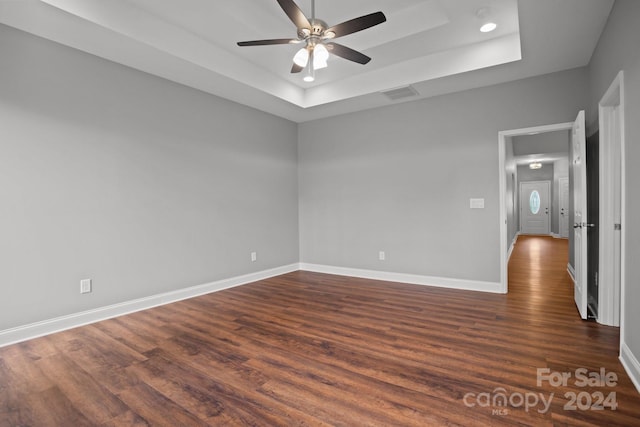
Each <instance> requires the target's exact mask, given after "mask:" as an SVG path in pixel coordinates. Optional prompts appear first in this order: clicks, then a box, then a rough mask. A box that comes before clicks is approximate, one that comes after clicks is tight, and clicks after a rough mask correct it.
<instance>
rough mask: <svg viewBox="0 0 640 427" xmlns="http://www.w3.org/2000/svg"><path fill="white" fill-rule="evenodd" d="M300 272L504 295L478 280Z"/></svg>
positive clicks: (314, 267)
mask: <svg viewBox="0 0 640 427" xmlns="http://www.w3.org/2000/svg"><path fill="white" fill-rule="evenodd" d="M300 270H305V271H313V272H316V273H326V274H336V275H340V276H349V277H359V278H362V279H373V280H384V281H387V282H402V283H411V284H414V285H425V286H436V287H439V288H450V289H462V290H467V291H481V292H492V293H503V290H502V285H501V284H500V283H499V282H481V281H477V280H465V279H452V278H449V277H431V276H421V275H417V274H406V273H391V272H387V271H377V270H362V269H357V268H346V267H334V266H330V265H318V264H307V263H300Z"/></svg>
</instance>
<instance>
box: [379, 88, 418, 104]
mask: <svg viewBox="0 0 640 427" xmlns="http://www.w3.org/2000/svg"><path fill="white" fill-rule="evenodd" d="M381 93H382V94H383V95H386V96H387V98H389V99H390V100H392V101H397V100H399V99H403V98H411V97H412V96H418V95H419V94H418V91H417V90H415V88H414V87H413V86H411V85H409V86H404V87H399V88H396V89H391V90H387V91H385V92H381Z"/></svg>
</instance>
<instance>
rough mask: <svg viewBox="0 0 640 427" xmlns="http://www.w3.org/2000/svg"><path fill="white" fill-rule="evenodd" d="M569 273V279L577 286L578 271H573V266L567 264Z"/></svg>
mask: <svg viewBox="0 0 640 427" xmlns="http://www.w3.org/2000/svg"><path fill="white" fill-rule="evenodd" d="M567 273H569V277H571V280H572V281H573V284H574V285H575V284H576V271H575V270H574V269H573V266H572V265H571V264H567Z"/></svg>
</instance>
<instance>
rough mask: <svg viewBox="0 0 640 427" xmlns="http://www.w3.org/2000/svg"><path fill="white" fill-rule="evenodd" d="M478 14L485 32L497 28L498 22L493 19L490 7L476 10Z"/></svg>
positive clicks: (481, 29) (482, 30) (482, 29)
mask: <svg viewBox="0 0 640 427" xmlns="http://www.w3.org/2000/svg"><path fill="white" fill-rule="evenodd" d="M476 16H477V17H478V19H479V20H480V31H481V32H483V33H489V32H491V31H493V30H495V29H496V28H498V24H496V23H495V22H494V21H493V20H492V19H491V9H490V8H488V7H483V8H480V9H478V10H477V11H476Z"/></svg>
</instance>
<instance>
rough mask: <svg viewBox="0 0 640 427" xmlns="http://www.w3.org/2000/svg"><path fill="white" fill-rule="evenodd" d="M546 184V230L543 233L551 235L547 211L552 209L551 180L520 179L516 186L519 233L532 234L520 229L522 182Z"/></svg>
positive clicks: (549, 216)
mask: <svg viewBox="0 0 640 427" xmlns="http://www.w3.org/2000/svg"><path fill="white" fill-rule="evenodd" d="M531 183H534V184H546V187H547V203H548V204H549V206H548V207H547V208H546V209H547V232H546V233H543V234H546V235H549V236H551V214H550V213H549V212H550V211H551V210H552V204H553V203H552V200H551V199H552V197H551V181H549V180H546V181H520V185H519V187H518V209H520V215H519V216H518V219H519V220H520V221H519V222H520V224H519V226H520V227H519V231H520V234H521V235H526V234H532V233H525V232H524V231H523V230H522V217H523V216H524V215H523V213H522V210H523V209H522V202H523V200H524V199H523V197H522V186H523V184H531Z"/></svg>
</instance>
